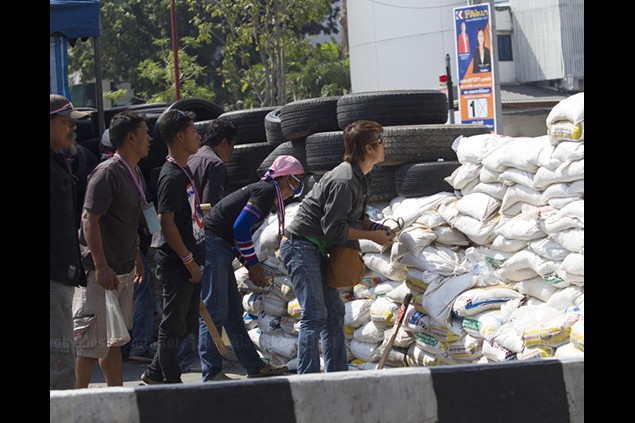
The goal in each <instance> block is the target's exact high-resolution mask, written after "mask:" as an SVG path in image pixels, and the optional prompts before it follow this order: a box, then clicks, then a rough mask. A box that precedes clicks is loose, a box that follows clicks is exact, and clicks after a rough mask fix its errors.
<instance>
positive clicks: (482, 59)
mask: <svg viewBox="0 0 635 423" xmlns="http://www.w3.org/2000/svg"><path fill="white" fill-rule="evenodd" d="M490 12H491V11H490V4H489V3H481V4H475V5H471V6H462V7H455V8H454V28H455V34H456V37H455V40H456V45H455V46H456V59H455V63H456V66H457V75H458V78H459V81H458V84H457V92H458V97H459V111H460V115H461V123H463V124H480V125H485V126H487V127H488V128H489V129H490V131H491V132H496V98H495V92H494V81H495V79H494V78H495V75H494V64H493V62H494V55H493V45H494V43H493V41H494V40H495V39H494V38H493V37H492V31H491V25H490V23H491V20H490V16H491V15H490Z"/></svg>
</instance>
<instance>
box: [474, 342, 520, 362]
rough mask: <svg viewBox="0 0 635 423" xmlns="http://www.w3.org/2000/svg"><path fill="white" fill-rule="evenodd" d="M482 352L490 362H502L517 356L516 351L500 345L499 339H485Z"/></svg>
mask: <svg viewBox="0 0 635 423" xmlns="http://www.w3.org/2000/svg"><path fill="white" fill-rule="evenodd" d="M481 353H482V354H483V356H484V357H486V358H487V359H488V360H489V361H490V362H500V361H506V360H512V359H514V358H515V357H516V353H515V352H513V351H510V350H509V349H507V348H505V347H503V346H502V345H500V344H499V343H498V342H497V341H488V340H483V347H482V348H481Z"/></svg>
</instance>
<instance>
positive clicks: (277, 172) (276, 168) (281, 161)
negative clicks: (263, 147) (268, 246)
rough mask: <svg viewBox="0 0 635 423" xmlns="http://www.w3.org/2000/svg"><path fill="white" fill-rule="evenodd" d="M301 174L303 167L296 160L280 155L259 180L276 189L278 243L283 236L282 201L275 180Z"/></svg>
mask: <svg viewBox="0 0 635 423" xmlns="http://www.w3.org/2000/svg"><path fill="white" fill-rule="evenodd" d="M302 173H304V167H303V166H302V163H300V161H299V160H298V159H296V158H295V157H293V156H287V155H282V156H278V157H277V158H276V159H275V160H274V161H273V163H272V164H271V167H270V168H269V169H268V170H267V173H265V175H264V176H263V177H262V178H260V179H261V180H263V181H266V182H271V183H272V184H273V185H274V187H275V188H276V197H277V198H278V201H276V212H277V213H276V214H277V215H278V242H280V240H281V239H282V235H284V200H283V199H282V193H281V192H280V187H279V186H278V183H277V182H276V181H275V178H277V177H278V176H286V175H300V174H302Z"/></svg>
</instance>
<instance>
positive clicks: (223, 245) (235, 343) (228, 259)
mask: <svg viewBox="0 0 635 423" xmlns="http://www.w3.org/2000/svg"><path fill="white" fill-rule="evenodd" d="M233 259H234V251H233V250H232V247H231V246H230V245H229V244H228V243H227V242H226V241H225V240H223V239H222V238H220V237H219V236H217V235H216V234H214V233H213V232H210V231H205V269H204V270H203V279H202V280H201V298H203V302H204V303H205V305H206V306H207V310H209V314H210V315H211V316H212V320H214V324H215V325H216V328H217V329H218V332H219V333H221V330H222V328H223V327H224V328H225V332H227V336H228V338H229V341H230V342H231V345H232V347H233V349H234V353H235V354H236V358H237V359H238V361H239V362H240V364H241V365H242V366H243V367H244V368H245V370H246V371H247V373H248V374H251V373H256V372H258V371H259V370H260V369H262V368H263V367H264V366H265V362H264V361H263V360H262V359H261V358H260V356H259V355H258V351H256V347H255V346H254V344H253V342H251V338H249V334H248V333H247V329H246V328H245V323H244V322H243V311H244V310H243V304H242V297H241V296H240V294H239V293H238V286H237V284H236V277H235V276H234V268H233V266H232V261H233ZM198 333H199V340H198V348H199V355H200V357H201V369H202V376H203V382H205V381H208V380H211V379H212V378H213V377H214V376H216V375H217V374H218V373H220V371H221V370H222V368H223V357H222V356H221V355H220V353H219V352H218V349H217V348H216V345H215V344H214V341H213V340H212V337H211V335H210V334H209V330H208V329H207V326H206V325H205V321H204V320H203V318H202V317H199V332H198Z"/></svg>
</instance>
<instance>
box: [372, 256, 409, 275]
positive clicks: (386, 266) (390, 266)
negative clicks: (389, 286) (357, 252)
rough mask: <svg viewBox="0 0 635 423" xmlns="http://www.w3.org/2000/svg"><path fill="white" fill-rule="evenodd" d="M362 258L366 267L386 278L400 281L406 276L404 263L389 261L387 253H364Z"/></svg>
mask: <svg viewBox="0 0 635 423" xmlns="http://www.w3.org/2000/svg"><path fill="white" fill-rule="evenodd" d="M362 259H363V260H364V264H365V265H366V267H368V268H369V269H370V270H372V271H374V272H376V273H379V274H380V275H381V276H384V277H386V278H387V279H390V280H394V281H400V280H403V279H404V278H405V277H406V268H405V265H403V264H401V263H399V262H392V261H390V255H388V254H383V253H381V254H379V253H366V254H364V255H363V256H362Z"/></svg>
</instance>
